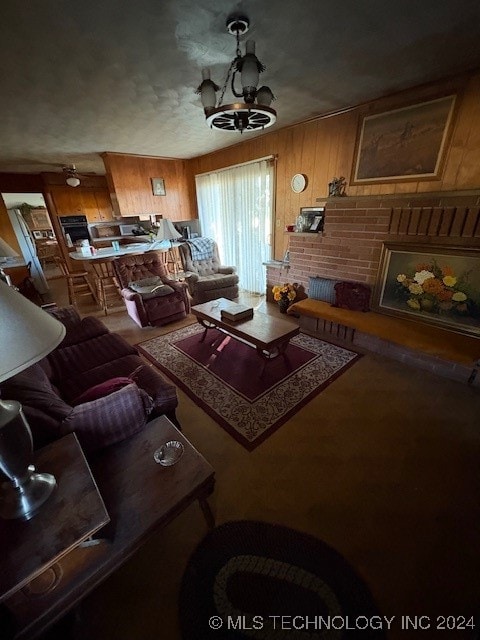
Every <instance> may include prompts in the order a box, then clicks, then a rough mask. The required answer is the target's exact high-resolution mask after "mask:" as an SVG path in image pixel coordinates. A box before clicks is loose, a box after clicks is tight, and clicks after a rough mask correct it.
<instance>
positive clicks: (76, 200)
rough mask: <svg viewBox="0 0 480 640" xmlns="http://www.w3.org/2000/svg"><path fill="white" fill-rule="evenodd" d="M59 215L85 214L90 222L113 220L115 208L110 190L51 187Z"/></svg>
mask: <svg viewBox="0 0 480 640" xmlns="http://www.w3.org/2000/svg"><path fill="white" fill-rule="evenodd" d="M51 194H52V198H53V200H54V203H55V209H56V211H57V215H59V216H68V215H84V216H86V217H87V220H88V222H89V223H95V222H107V221H109V220H113V209H112V203H111V200H110V194H109V192H108V190H107V189H106V188H105V189H102V188H98V189H96V188H93V189H92V188H89V189H82V188H81V186H80V187H75V188H72V187H64V186H63V185H62V186H57V185H54V186H52V187H51Z"/></svg>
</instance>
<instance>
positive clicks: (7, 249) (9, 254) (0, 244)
mask: <svg viewBox="0 0 480 640" xmlns="http://www.w3.org/2000/svg"><path fill="white" fill-rule="evenodd" d="M17 256H18V253H17V252H16V251H15V249H12V247H11V246H10V245H9V244H8V243H6V242H5V240H4V239H3V238H0V258H16V257H17Z"/></svg>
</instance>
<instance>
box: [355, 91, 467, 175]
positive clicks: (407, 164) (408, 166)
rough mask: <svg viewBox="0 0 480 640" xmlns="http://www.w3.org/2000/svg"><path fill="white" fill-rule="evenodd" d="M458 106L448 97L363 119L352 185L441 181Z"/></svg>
mask: <svg viewBox="0 0 480 640" xmlns="http://www.w3.org/2000/svg"><path fill="white" fill-rule="evenodd" d="M456 102H457V96H456V95H448V96H443V97H441V98H436V99H435V100H428V101H426V102H421V103H419V104H413V105H410V106H407V107H402V108H400V109H394V110H392V111H386V112H383V113H378V114H376V115H370V116H366V117H364V118H363V119H362V121H361V123H360V127H359V131H358V134H357V142H356V146H355V159H354V164H353V170H352V180H351V184H353V185H361V184H375V183H382V182H395V181H399V180H401V181H407V180H435V179H438V178H439V177H440V175H441V173H442V169H443V164H444V158H445V151H446V147H447V141H448V139H449V135H450V132H451V129H452V123H453V118H454V112H455V105H456Z"/></svg>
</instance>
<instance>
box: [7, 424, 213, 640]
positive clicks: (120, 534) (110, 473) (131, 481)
mask: <svg viewBox="0 0 480 640" xmlns="http://www.w3.org/2000/svg"><path fill="white" fill-rule="evenodd" d="M170 440H178V441H180V442H181V443H182V444H183V447H184V453H183V456H182V457H181V458H180V460H179V461H178V462H177V463H176V464H175V465H174V466H171V467H162V466H161V465H160V464H157V463H156V462H155V460H154V458H153V455H154V452H155V451H156V450H157V449H158V448H159V447H161V446H162V444H165V443H166V442H168V441H170ZM59 462H60V463H62V462H63V461H61V460H59ZM65 469H66V467H65ZM91 469H92V474H93V477H94V478H95V481H96V482H97V484H98V489H99V492H100V494H101V496H102V498H103V500H104V501H105V506H106V508H107V510H108V514H109V516H110V523H109V524H108V525H107V526H105V527H103V529H102V530H101V532H100V533H99V534H98V535H100V536H102V538H103V539H102V540H98V541H97V540H92V541H86V542H85V543H83V544H82V545H80V546H77V547H76V548H69V549H70V550H68V552H66V553H65V555H63V557H61V558H60V559H59V560H58V562H57V566H58V568H59V573H60V577H59V579H58V583H57V584H56V586H55V587H54V588H52V589H51V590H49V591H48V592H46V593H43V594H42V596H41V598H39V597H35V595H34V594H32V593H31V591H32V590H31V589H30V592H29V590H28V589H27V590H26V589H25V588H23V589H21V590H19V591H16V592H15V593H13V595H10V597H8V598H6V599H5V601H4V602H5V605H6V606H7V607H8V609H9V610H10V612H11V613H12V614H13V616H14V618H15V621H16V624H17V632H16V635H15V639H16V640H20V639H24V640H26V639H27V638H28V640H31V639H33V638H36V637H37V636H38V635H39V634H40V633H42V632H43V631H45V630H46V629H47V628H48V627H49V626H50V625H51V624H52V623H53V622H55V621H56V620H58V619H59V618H60V617H62V616H63V615H64V614H65V613H67V612H68V611H69V610H70V609H71V608H72V607H73V606H74V605H75V604H77V603H78V602H79V601H80V600H81V599H82V598H83V597H85V596H86V595H87V594H88V593H90V591H92V590H93V589H94V588H95V587H96V586H97V585H99V584H100V583H101V582H102V581H103V580H105V578H107V577H108V576H109V575H110V574H111V573H113V572H114V571H115V570H116V569H117V568H119V567H120V566H121V565H122V564H123V563H124V562H125V561H126V560H127V559H128V558H130V556H132V555H133V554H134V553H135V551H136V550H137V549H138V548H139V547H141V546H142V544H143V543H144V542H145V541H146V540H147V539H148V538H149V536H150V535H152V534H153V533H154V532H155V531H158V530H159V529H161V528H162V527H164V526H165V525H166V524H168V523H169V522H170V521H171V520H173V519H174V518H175V517H176V516H177V515H179V514H180V513H181V512H182V511H183V510H184V509H186V508H187V507H188V506H189V505H191V504H192V502H195V501H196V500H198V501H199V504H200V507H201V508H202V511H203V513H204V516H205V518H206V521H207V525H208V526H209V527H213V526H214V518H213V515H212V512H211V511H210V508H209V506H208V502H207V498H208V496H209V495H210V494H211V493H212V491H213V488H214V484H215V477H214V470H213V468H212V467H211V466H210V465H209V464H208V462H207V461H206V460H205V459H204V458H203V456H202V455H201V454H200V453H199V452H198V451H197V450H196V449H195V448H194V447H193V446H192V445H191V444H190V442H189V441H188V440H187V439H186V438H185V437H184V436H183V435H182V434H181V433H180V432H179V431H178V429H176V428H175V427H174V426H173V424H172V423H171V422H170V421H169V420H168V419H167V418H165V417H164V416H162V417H160V418H157V419H156V420H153V421H152V422H151V423H149V424H147V426H146V427H145V429H143V430H142V431H141V432H140V433H137V434H136V435H134V436H133V437H131V438H129V439H127V440H124V441H123V442H120V443H118V444H117V445H113V446H111V447H108V449H106V450H105V451H104V453H103V454H102V455H101V456H99V457H98V458H97V459H96V460H95V461H94V462H92V464H91ZM45 470H50V471H53V473H55V470H54V469H53V468H52V467H49V469H47V468H45ZM65 473H68V471H65ZM66 502H67V504H68V507H69V509H71V510H76V509H77V504H76V503H75V501H73V500H72V501H71V500H68V501H66ZM45 504H47V503H45ZM30 522H31V523H32V525H34V524H35V523H36V522H37V520H36V518H33V519H32V520H31V521H30ZM64 524H65V523H64V522H63V521H60V520H57V521H56V522H53V523H52V528H53V530H56V533H55V537H56V538H57V539H58V540H59V541H62V540H63V536H64V535H67V534H68V531H65V530H64ZM34 555H35V545H34V544H33V543H32V544H31V546H30V548H29V554H27V553H25V561H27V560H28V561H30V558H31V556H34ZM35 575H37V574H36V573H35ZM24 583H25V580H23V581H22V584H24ZM17 586H18V585H17ZM12 590H14V589H12V588H11V589H9V591H8V593H11V592H12Z"/></svg>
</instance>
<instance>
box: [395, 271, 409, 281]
mask: <svg viewBox="0 0 480 640" xmlns="http://www.w3.org/2000/svg"><path fill="white" fill-rule="evenodd" d="M406 279H407V276H406V275H405V274H404V273H399V274H398V276H397V282H405V280H406Z"/></svg>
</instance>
